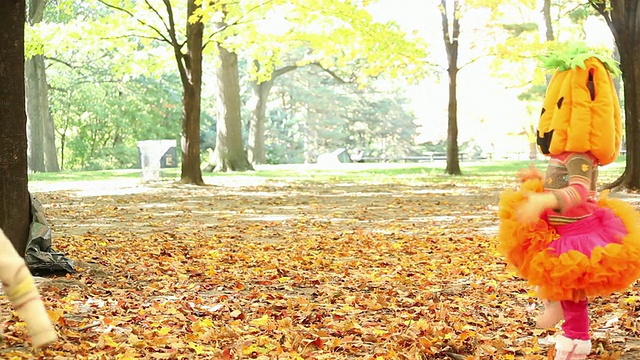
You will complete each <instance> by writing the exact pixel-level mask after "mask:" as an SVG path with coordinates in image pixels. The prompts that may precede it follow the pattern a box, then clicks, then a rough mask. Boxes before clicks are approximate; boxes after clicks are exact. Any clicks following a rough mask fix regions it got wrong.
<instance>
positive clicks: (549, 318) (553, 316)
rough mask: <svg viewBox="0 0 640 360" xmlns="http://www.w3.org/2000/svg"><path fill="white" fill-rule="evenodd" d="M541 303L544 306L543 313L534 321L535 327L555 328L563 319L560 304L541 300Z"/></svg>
mask: <svg viewBox="0 0 640 360" xmlns="http://www.w3.org/2000/svg"><path fill="white" fill-rule="evenodd" d="M542 303H543V304H544V312H543V313H542V315H540V317H539V318H538V319H537V320H536V326H537V327H538V328H541V329H546V328H550V327H553V326H555V325H556V324H557V323H558V322H560V320H562V319H563V314H562V306H561V305H560V302H559V301H553V302H550V301H547V300H543V301H542Z"/></svg>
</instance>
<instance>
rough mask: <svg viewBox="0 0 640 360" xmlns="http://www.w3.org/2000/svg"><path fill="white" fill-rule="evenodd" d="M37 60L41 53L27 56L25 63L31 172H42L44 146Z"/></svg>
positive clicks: (39, 58) (28, 151)
mask: <svg viewBox="0 0 640 360" xmlns="http://www.w3.org/2000/svg"><path fill="white" fill-rule="evenodd" d="M38 61H42V62H43V64H44V60H43V59H42V55H35V56H32V57H31V58H29V59H28V60H27V61H26V64H25V80H26V82H25V84H26V86H25V92H26V96H25V99H26V106H27V139H28V148H27V153H28V161H27V162H28V164H29V169H30V170H31V171H33V172H44V171H45V170H46V168H45V165H44V147H43V145H44V144H43V141H42V140H43V133H44V125H43V122H42V120H43V115H44V111H43V109H42V101H40V79H38V64H37V63H38Z"/></svg>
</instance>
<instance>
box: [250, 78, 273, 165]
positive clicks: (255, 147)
mask: <svg viewBox="0 0 640 360" xmlns="http://www.w3.org/2000/svg"><path fill="white" fill-rule="evenodd" d="M272 87H273V78H272V79H271V80H268V81H264V82H261V83H259V84H258V83H253V84H252V88H253V93H254V94H255V96H256V97H257V99H258V102H257V103H256V108H255V109H254V110H253V117H252V118H251V121H250V123H249V141H248V142H249V146H248V148H247V155H248V158H249V162H250V163H252V164H264V163H265V162H266V156H265V150H264V130H265V124H266V122H267V101H268V100H269V91H270V90H271V88H272Z"/></svg>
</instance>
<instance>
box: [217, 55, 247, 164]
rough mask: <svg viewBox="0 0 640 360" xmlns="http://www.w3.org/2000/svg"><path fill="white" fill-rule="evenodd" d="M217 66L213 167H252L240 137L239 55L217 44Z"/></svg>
mask: <svg viewBox="0 0 640 360" xmlns="http://www.w3.org/2000/svg"><path fill="white" fill-rule="evenodd" d="M218 56H219V57H220V67H219V68H218V71H217V77H218V91H219V93H220V101H219V102H218V104H219V105H218V123H217V138H216V139H217V141H216V148H215V150H214V156H213V157H214V164H213V165H214V166H215V170H216V171H220V172H226V171H246V170H253V166H251V163H249V160H248V159H247V154H246V152H245V151H244V146H243V141H242V118H241V115H240V114H241V104H240V81H239V76H238V56H237V55H236V54H235V53H233V52H230V51H228V50H227V49H225V48H224V47H222V46H221V45H220V44H218Z"/></svg>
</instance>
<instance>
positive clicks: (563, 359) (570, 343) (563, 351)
mask: <svg viewBox="0 0 640 360" xmlns="http://www.w3.org/2000/svg"><path fill="white" fill-rule="evenodd" d="M590 352H591V340H575V339H569V338H568V337H565V336H562V335H560V336H558V338H557V339H556V354H555V357H554V358H553V359H554V360H585V359H586V358H587V356H588V355H589V353H590Z"/></svg>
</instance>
